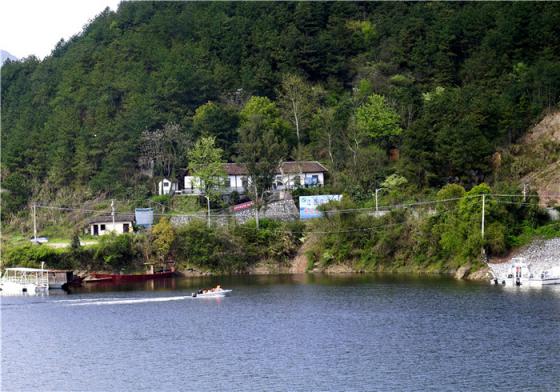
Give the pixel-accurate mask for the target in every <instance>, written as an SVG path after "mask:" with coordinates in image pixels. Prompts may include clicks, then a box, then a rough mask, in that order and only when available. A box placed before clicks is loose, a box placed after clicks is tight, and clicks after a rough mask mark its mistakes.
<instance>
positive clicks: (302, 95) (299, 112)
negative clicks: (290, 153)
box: [278, 74, 319, 159]
mask: <svg viewBox="0 0 560 392" xmlns="http://www.w3.org/2000/svg"><path fill="white" fill-rule="evenodd" d="M318 92H319V89H318V88H317V87H313V86H311V85H310V84H309V83H308V82H307V81H306V80H305V79H304V78H302V77H301V76H299V75H294V74H285V75H283V77H282V83H281V85H280V88H279V90H278V98H279V104H280V107H281V108H282V110H283V112H284V116H285V118H287V119H288V120H289V121H290V122H291V123H292V125H293V126H294V128H295V131H296V137H297V144H298V147H299V146H300V144H301V141H302V138H303V135H302V133H303V131H304V130H306V129H307V127H308V126H309V122H310V120H311V117H312V114H313V111H314V108H315V106H316V101H317V95H318ZM298 159H299V157H298Z"/></svg>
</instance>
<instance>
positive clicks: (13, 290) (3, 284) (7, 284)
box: [0, 267, 49, 295]
mask: <svg viewBox="0 0 560 392" xmlns="http://www.w3.org/2000/svg"><path fill="white" fill-rule="evenodd" d="M47 272H48V271H47V270H46V269H43V268H25V267H16V268H6V270H5V271H4V274H3V275H2V278H1V279H0V293H1V294H2V295H40V294H46V293H48V290H49V277H48V274H47Z"/></svg>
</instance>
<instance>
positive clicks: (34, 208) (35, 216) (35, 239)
mask: <svg viewBox="0 0 560 392" xmlns="http://www.w3.org/2000/svg"><path fill="white" fill-rule="evenodd" d="M33 242H37V203H36V202H33Z"/></svg>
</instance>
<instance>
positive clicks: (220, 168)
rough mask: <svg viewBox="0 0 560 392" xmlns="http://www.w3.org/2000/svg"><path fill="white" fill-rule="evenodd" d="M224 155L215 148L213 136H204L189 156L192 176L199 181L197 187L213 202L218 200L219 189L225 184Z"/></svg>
mask: <svg viewBox="0 0 560 392" xmlns="http://www.w3.org/2000/svg"><path fill="white" fill-rule="evenodd" d="M222 153H223V151H222V149H220V148H218V147H216V146H215V138H214V137H213V136H202V137H201V138H200V139H198V140H197V142H196V144H195V146H194V148H193V149H192V150H190V151H189V154H188V158H189V171H190V174H191V175H192V176H195V177H197V178H198V179H199V181H200V184H197V185H198V186H199V187H200V188H201V189H202V190H203V191H204V194H205V195H206V196H208V197H209V198H210V199H213V200H216V199H217V198H218V196H219V195H220V190H219V187H222V186H224V183H225V177H226V173H225V171H224V165H223V162H222Z"/></svg>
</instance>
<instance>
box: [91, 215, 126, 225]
mask: <svg viewBox="0 0 560 392" xmlns="http://www.w3.org/2000/svg"><path fill="white" fill-rule="evenodd" d="M111 222H113V217H112V216H111V215H99V216H94V217H93V218H91V219H90V220H89V223H90V224H91V223H111ZM115 222H134V214H116V215H115Z"/></svg>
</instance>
